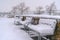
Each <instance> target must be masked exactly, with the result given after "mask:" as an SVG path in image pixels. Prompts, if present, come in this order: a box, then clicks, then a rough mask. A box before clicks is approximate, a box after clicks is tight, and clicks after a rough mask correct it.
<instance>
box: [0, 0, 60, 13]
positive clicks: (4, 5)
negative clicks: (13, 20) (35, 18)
mask: <svg viewBox="0 0 60 40" xmlns="http://www.w3.org/2000/svg"><path fill="white" fill-rule="evenodd" d="M21 2H25V3H26V5H27V6H30V7H31V9H32V10H34V9H35V8H36V7H37V6H43V7H45V6H46V5H49V4H51V3H52V2H56V3H55V4H56V6H57V8H58V9H60V0H0V12H9V11H10V10H11V9H12V7H13V6H16V5H18V4H19V3H21Z"/></svg>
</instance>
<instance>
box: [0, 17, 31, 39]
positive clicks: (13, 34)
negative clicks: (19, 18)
mask: <svg viewBox="0 0 60 40" xmlns="http://www.w3.org/2000/svg"><path fill="white" fill-rule="evenodd" d="M0 40H32V39H31V38H30V37H29V35H28V34H27V33H26V32H25V31H23V30H21V29H20V28H19V27H18V26H16V25H14V24H13V19H11V18H0Z"/></svg>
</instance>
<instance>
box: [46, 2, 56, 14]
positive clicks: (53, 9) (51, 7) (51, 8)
mask: <svg viewBox="0 0 60 40" xmlns="http://www.w3.org/2000/svg"><path fill="white" fill-rule="evenodd" d="M46 10H47V12H48V13H49V14H50V15H51V14H52V13H53V14H54V13H55V12H56V5H55V2H53V3H52V4H51V5H50V6H47V7H46Z"/></svg>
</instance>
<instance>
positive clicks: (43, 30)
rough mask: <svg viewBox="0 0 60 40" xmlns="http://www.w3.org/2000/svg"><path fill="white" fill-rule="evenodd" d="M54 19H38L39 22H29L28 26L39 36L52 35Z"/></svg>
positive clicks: (54, 24)
mask: <svg viewBox="0 0 60 40" xmlns="http://www.w3.org/2000/svg"><path fill="white" fill-rule="evenodd" d="M56 23H57V22H56V20H55V19H40V20H39V24H37V25H33V24H29V25H28V27H29V28H30V29H32V30H34V31H36V32H38V33H39V35H40V36H47V35H53V34H54V31H55V27H56Z"/></svg>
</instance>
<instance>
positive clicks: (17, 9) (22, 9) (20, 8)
mask: <svg viewBox="0 0 60 40" xmlns="http://www.w3.org/2000/svg"><path fill="white" fill-rule="evenodd" d="M28 11H29V7H27V6H26V5H25V3H24V2H22V3H20V4H19V5H17V6H15V7H13V9H12V10H11V12H12V14H13V15H20V14H24V13H27V12H28Z"/></svg>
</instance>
